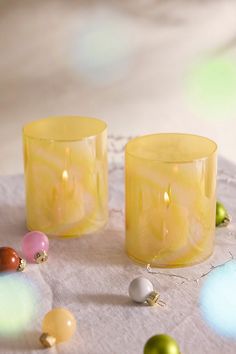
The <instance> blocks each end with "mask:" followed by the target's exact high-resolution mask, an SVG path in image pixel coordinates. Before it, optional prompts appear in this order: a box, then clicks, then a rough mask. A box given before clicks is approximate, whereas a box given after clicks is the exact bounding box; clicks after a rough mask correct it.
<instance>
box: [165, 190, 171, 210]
mask: <svg viewBox="0 0 236 354" xmlns="http://www.w3.org/2000/svg"><path fill="white" fill-rule="evenodd" d="M164 202H165V204H166V206H167V207H168V206H169V205H170V196H169V193H168V192H165V193H164Z"/></svg>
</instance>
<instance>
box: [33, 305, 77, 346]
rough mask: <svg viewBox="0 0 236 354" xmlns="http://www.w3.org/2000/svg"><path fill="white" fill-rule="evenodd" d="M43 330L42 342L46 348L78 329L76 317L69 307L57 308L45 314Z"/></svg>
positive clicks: (63, 340)
mask: <svg viewBox="0 0 236 354" xmlns="http://www.w3.org/2000/svg"><path fill="white" fill-rule="evenodd" d="M42 330H43V334H42V335H41V336H40V342H41V343H42V345H43V346H44V347H46V348H47V347H52V346H54V345H55V344H57V343H60V342H65V341H67V340H69V339H70V338H71V337H72V335H73V334H74V333H75V330H76V319H75V317H74V316H73V315H72V313H71V312H70V311H68V310H67V309H65V308H55V309H52V310H51V311H49V312H48V313H47V314H46V315H45V317H44V319H43V323H42Z"/></svg>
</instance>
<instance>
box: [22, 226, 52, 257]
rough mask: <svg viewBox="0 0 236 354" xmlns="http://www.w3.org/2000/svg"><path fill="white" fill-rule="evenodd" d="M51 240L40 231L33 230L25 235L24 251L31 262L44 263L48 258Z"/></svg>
mask: <svg viewBox="0 0 236 354" xmlns="http://www.w3.org/2000/svg"><path fill="white" fill-rule="evenodd" d="M48 247H49V241H48V238H47V236H46V235H45V234H44V233H43V232H40V231H31V232H28V233H27V234H25V235H24V237H23V241H22V251H23V253H24V256H25V258H26V259H27V260H28V261H29V262H33V263H35V262H36V263H43V262H45V261H46V260H47V259H48V255H47V252H48Z"/></svg>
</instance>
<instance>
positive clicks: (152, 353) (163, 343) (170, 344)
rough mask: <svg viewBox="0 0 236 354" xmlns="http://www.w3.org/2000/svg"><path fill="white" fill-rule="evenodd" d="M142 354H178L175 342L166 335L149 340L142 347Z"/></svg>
mask: <svg viewBox="0 0 236 354" xmlns="http://www.w3.org/2000/svg"><path fill="white" fill-rule="evenodd" d="M143 353H144V354H180V350H179V347H178V344H177V343H176V341H175V340H174V339H173V338H172V337H170V336H168V335H167V334H158V335H156V336H153V337H151V338H149V340H148V341H147V343H146V344H145V346H144V351H143Z"/></svg>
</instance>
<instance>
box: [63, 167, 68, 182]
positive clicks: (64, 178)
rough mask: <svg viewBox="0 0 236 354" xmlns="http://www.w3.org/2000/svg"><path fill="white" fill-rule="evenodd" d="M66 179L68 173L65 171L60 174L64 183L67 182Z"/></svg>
mask: <svg viewBox="0 0 236 354" xmlns="http://www.w3.org/2000/svg"><path fill="white" fill-rule="evenodd" d="M68 177H69V175H68V171H67V170H64V171H63V172H62V179H63V180H64V181H67V180H68Z"/></svg>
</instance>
